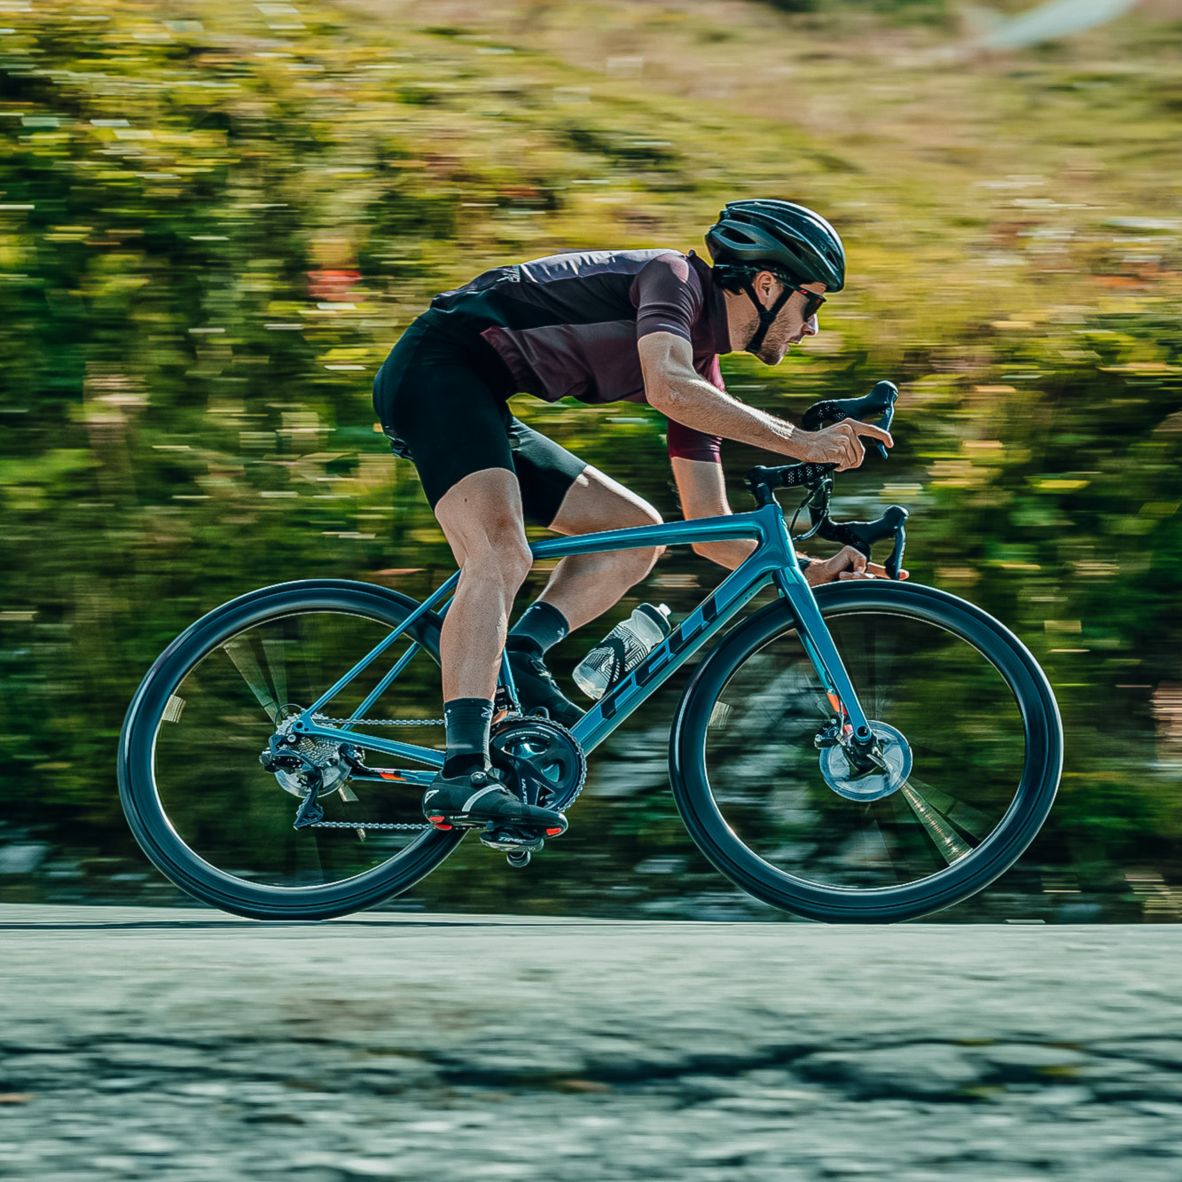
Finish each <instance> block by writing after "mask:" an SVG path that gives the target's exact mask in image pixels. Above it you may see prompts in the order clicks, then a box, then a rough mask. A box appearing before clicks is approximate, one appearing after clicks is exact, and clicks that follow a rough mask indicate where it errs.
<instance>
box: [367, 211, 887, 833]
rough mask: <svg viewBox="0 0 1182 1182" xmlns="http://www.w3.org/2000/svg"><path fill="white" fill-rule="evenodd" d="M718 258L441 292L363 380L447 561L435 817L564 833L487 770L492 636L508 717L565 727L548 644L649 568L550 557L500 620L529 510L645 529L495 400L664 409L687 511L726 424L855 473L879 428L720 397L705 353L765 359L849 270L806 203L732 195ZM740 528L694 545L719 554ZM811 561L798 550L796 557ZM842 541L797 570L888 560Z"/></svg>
mask: <svg viewBox="0 0 1182 1182" xmlns="http://www.w3.org/2000/svg"><path fill="white" fill-rule="evenodd" d="M706 244H707V246H708V247H709V249H710V254H711V258H712V259H713V263H714V265H713V267H711V266H710V265H708V264H707V263H706V262H704V261H703V260H702V259H701V258H699V257H697V256H696V255H695V254H694V253H693V252H692V251H691V252H690V253H689V254H688V255H687V254H682V253H680V252H678V251H674V250H660V249H657V250H625V251H595V252H585V253H572V254H561V255H553V256H550V257H548V258H542V259H535V260H534V261H532V262H527V263H520V264H516V265H513V266H507V267H498V268H495V269H494V270H491V271H486V272H485V273H484V274H482V275H479V276H477V277H476V278H475V279H473V280H472V281H471V282H470V283H467V284H465V285H464V286H463V287H460V288H457V289H456V290H454V291H449V292H445V293H443V294H442V295H439V296H436V298H435V299H434V300H433V301H432V302H431V307H430V308H429V309H428V310H427V311H426V312H424V313H423V314H422V315H421V316H419V317H418V319H416V320H415V321H414V323H413V324H412V325H411V326H410V327H409V328H408V329H407V330H406V332H405V333H404V334H403V335H402V337H401V339H400V340H399V341H398V343H397V345H395V347H394V349H393V350H392V351H391V353H390V355H389V357H387V359H386V361H385V362H384V364H383V365H382V367H381V369H380V370H379V371H378V374H377V377H376V378H375V380H374V406H375V409H376V411H377V413H378V417H379V419H380V420H381V422H382V426H383V428H384V430H385V431H386V434H387V435H388V436H390V439H391V445H392V448H393V450H394V452H395V454H396V455H399V456H403V457H406V458H409V459H412V460H413V461H414V463H415V466H416V468H417V469H418V472H419V476H420V478H421V479H422V482H423V488H424V490H425V492H426V495H427V499H428V501H429V503H430V505H431V508H432V509H433V511H434V513H435V517H436V519H437V520H438V522H439V524H440V527H441V528H442V529H443V532H444V535H445V536H446V538H447V541H448V544H449V545H450V546H451V549H452V552H453V554H454V555H455V559H456V562H457V564H458V566H459V568H460V572H461V573H460V581H459V584H458V587H457V590H456V594H455V598H454V599H453V601H452V603H451V606H450V607H449V609H448V611H447V614H446V616H445V618H444V623H443V630H442V635H441V642H440V661H441V665H442V674H443V701H444V721H445V726H446V737H447V751H446V757H445V762H444V765H443V768H442V770H441V771H440V773H439V775H438V776H437V777H436V778H435V780H434V781H433V783H432V784H431V786H430V787H429V788H428V789H427V791H426V792H425V793H424V797H423V814H424V816H425V817H426V818H427V819H428V820H429V821H430V822H431V823H432V824H434V825H436V826H437V827H439V828H449V827H452V826H484V825H486V824H487V823H489V822H492V823H493V824H495V825H498V826H499V825H511V826H514V825H515V826H525V827H527V828H532V829H542V830H544V831H545V832H546V833H547V834H548V835H554V834H557V833H561V832H563V831H564V830H565V829H566V818H565V817H563V816H562V814H560V813H558V812H555V811H553V810H550V809H545V808H541V807H538V806H535V805H529V804H526V803H525V802H523V801H521V800H520V799H518V797H517V796H515V795H514V794H513V793H512V792H511V791H509V789H508V788H506V787H505V786H504V785H503V784H502V783H501V782H500V781H499V780H498V779H497V778H496V776H495V773H493V772H492V769H491V767H490V763H489V751H488V743H489V727H490V724H491V721H492V716H493V699H494V695H495V692H496V684H497V674H498V670H499V666H500V659H501V653H502V650H505V651H507V654H508V660H509V666H510V668H511V670H512V673H513V677H514V681H515V683H516V686H517V690H518V693H519V696H520V699H521V705H522V708H523V710H525V711H527V712H529V711H531V710H538V709H541V708H544V709H546V710H547V711H549V714H550V716H551V717H552V718H554V719H555V720H557V721H558V722H560V723H563V724H565V725H568V726H569V725H571V724H572V723H574V722H575V721H576V720H577V719H578V718H579V717H580V715H581V711H580V710H579V708H578V707H577V706H576V705H575V704H574V703H573V702H570V701H568V700H567V698H566V697H565V696H564V695H563V694H562V692H561V691H560V690H559V688H558V686H557V684H556V683H555V681H554V679H553V677H552V676H551V674H550V672H549V670H548V669H547V668H546V665H545V660H544V658H545V654H546V652H547V651H548V650H549V649H550V648H551V647H553V645H555V644H557V643H558V642H559V641H560V640H562V639H563V638H564V637H565V636H567V635H569V633H570V632H572V631H574V630H575V629H576V628H580V627H582V626H583V625H584V624H586V623H588V622H589V621H590V620H594V619H595V618H596V617H597V616H599V615H601V614H603V613H604V612H605V611H607V610H608V609H609V608H610V607H612V606H613V605H614V604H615V603H617V602H618V601H619V599H620V598H621V597H622V596H623V594H624V593H625V592H626V591H627V590H628V588H630V587H632V586H633V585H634V584H636V583H638V582H639V581H640V580H641V579H643V578H644V577H645V576H646V575H647V574H648V573H649V571H650V570H651V569H652V567H653V564H654V563H655V562H656V560H657V558H658V557H659V555H660V552H661V551H660V548H653V549H638V550H622V551H615V552H611V553H596V554H578V555H571V556H569V557H567V558H564V559H563V560H562V561H561V562H559V564H558V565H557V567H556V568H555V569H554V571H553V573H552V574H551V576H550V579H549V581H548V582H547V584H546V588H545V590H544V591H543V592H542V594H541V595H540V596H539V597H538V599H537V600H536V601H535V602H534V603H533V604H531V605H530V606H529V607H528V608H527V609H526V611H525V612H524V613H523V614H522V615H521V617H520V618H519V619H518V621H517V623H516V624H515V625H514V626H513V628H512V629H511V630H509V628H508V621H509V614H510V611H511V608H512V605H513V601H514V598H515V597H516V595H517V592H518V590H519V589H520V588H521V585H522V584H523V583H524V582H525V579H526V577H527V575H528V574H529V570H530V567H531V565H532V556H531V553H530V550H529V545H528V542H527V541H526V535H525V522H526V521H529V522H530V523H532V524H536V525H541V526H544V527H546V528H548V529H550V530H552V531H554V532H556V533H560V534H583V533H590V532H594V531H599V530H608V529H624V528H628V527H630V526H642V525H654V524H659V523H660V521H661V517H660V515H659V514H658V513H657V511H656V509H654V508H653V507H652V506H651V505H650V504H648V503H647V502H646V501H644V500H643V499H642V498H640V497H639V496H637V495H636V494H635V493H633V492H631V491H630V490H629V489H627V488H625V487H624V486H623V485H621V484H619V483H617V482H616V481H614V480H613V479H611V477H609V476H607V475H605V474H604V473H602V472H600V471H598V470H597V469H596V468H593V467H591V466H590V465H589V464H586V463H585V462H584V461H582V460H580V459H579V458H578V457H576V456H574V455H572V454H571V453H570V452H569V451H567V450H566V449H565V448H563V447H561V446H559V445H558V444H557V443H555V442H554V441H553V440H551V439H548V438H547V437H546V436H545V435H543V434H541V433H540V432H538V431H536V430H534V429H533V428H531V427H528V426H526V425H525V424H524V423H522V422H520V421H519V420H517V419H516V418H514V417H513V416H512V414H511V413H510V412H509V409H508V406H507V401H508V399H509V397H510V396H511V395H513V394H517V393H522V392H526V393H530V394H533V395H535V396H536V397H538V398H541V399H543V400H545V401H547V402H555V401H557V400H558V399H560V398H564V397H574V398H576V399H579V400H580V401H583V402H589V403H603V402H614V401H620V400H624V401H633V402H647V403H648V404H649V405H650V406H653V407H655V408H656V409H657V410H659V411H660V412H661V413H662V414H664V415H665V416H666V417H667V418H668V420H669V429H668V449H669V456H670V463H671V465H672V468H673V477H674V481H675V483H676V485H677V492H678V496H679V498H680V501H681V508H682V512H683V514H684V516H685V517H686V518H687V519H688V518H695V517H714V516H721V515H723V514H728V513H730V512H731V508H730V505H729V504H728V503H727V498H726V486H725V483H724V479H723V472H722V466H721V462H720V458H719V447H720V443H721V440H722V439H724V438H725V439H732V440H737V441H739V442H742V443H747V444H750V445H752V446H754V447H760V448H763V449H765V450H767V451H771V452H776V453H778V454H780V455H785V456H790V457H792V458H794V459H798V460H806V461H812V462H815V463H831V464H835V465H836V466H837V470H838V471H844V470H846V469H848V468H856V467H858V466H859V465H860V464H861V463H862V460H863V458H864V455H865V452H864V448H863V445H862V443H861V441H860V439H859V436H862V437H864V438H868V439H872V440H881V441H882V442H884V443H885V444H886V445H887V446H888V447H889V446H890V445H891V437H890V435H889V434H888V433H887V432H886V431H883V430H882V429H880V428H878V427H875V426H871V425H869V424H866V423H858V422H853V421H850V420H845V421H843V422H840V423H836V424H834V425H833V426H830V427H827V428H825V429H824V430H821V431H814V432H810V431H803V430H801V429H800V428H798V427H794V426H793V425H792V424H791V423H789V422H787V421H786V420H784V419H780V418H776V417H775V416H774V415H770V414H767V413H765V412H764V411H761V410H757V409H756V408H754V407H750V406H746V405H745V404H743V403H742V402H740V401H738V400H737V399H736V398H733V397H732V396H731V395H729V394H728V393H727V392H726V389H725V386H724V385H723V381H722V374H721V371H720V368H719V361H718V358H719V354H722V353H729V352H733V351H737V350H745V351H747V352H749V353H753V354H754V355H755V356H756V357H758V358H759V359H760V360H761V361H763V362H764V363H765V364H767V365H777V364H778V363H779V362H780V361H781V360H783V358H784V356H785V354H786V353H787V352H788V350H789V348H790V346H791V345H793V344H797V343H799V342H800V341H801V340H802V339H803V338H804V337H806V336H815V335H816V333H817V332H818V327H817V312H818V310H819V308H820V306H821V305H822V304H823V303H824V302H825V299H826V295H827V294H828V293H831V292H836V291H840V290H841V289H842V287H843V286H844V283H845V251H844V248H843V247H842V243H841V239H840V238H839V237H838V235H837V232H836V231H835V230H834V229H833V227H832V226H831V225H830V224H829V223H828V222H827V221H826V220H825V219H824V218H822V217H821V216H820V215H819V214H816V213H814V212H813V211H812V210H809V209H806V208H805V207H804V206H801V205H795V204H792V203H791V202H788V201H779V200H754V201H734V202H731V203H729V204H728V205H727V207H726V208H725V209H724V210H723V211H722V212H721V214H720V215H719V220H718V221H717V223H716V224H715V225H714V226H713V227H711V229H710V230H709V232H708V233H707V235H706ZM754 546H755V543H754V542H752V541H747V540H733V541H720V542H699V543H696V544H695V545H694V547H693V549H694V551H695V552H696V553H698V554H701V555H703V556H704V557H706V558H709V559H711V560H712V561H714V562H716V563H718V564H719V565H721V566H724V567H727V568H728V569H733V568H735V567H737V566H738V565H739V564H740V563H741V562H742V561H743V560H744V559H745V558H746V557H747V556H748V554H750V553H751V551H752V549H753V548H754ZM806 562H807V560H806V559H804V558H803V557H802V559H801V563H802V566H803V565H805V563H806ZM884 573H885V572H884V571H883V570H882V568H881V567H879V566H876V565H874V564H871V563H867V562H866V560H865V558H864V557H863V555H862V554H860V553H859V552H858V551H856V550H854V549H852V548H849V547H847V548H845V549H843V550H842V551H840V552H839V553H838V554H836V555H834V556H833V557H832V558H830V559H827V560H824V561H821V560H816V561H812V562H808V565H807V569H806V575H805V577H806V578H807V579H808V580H809V582H810V583H812V584H818V583H824V582H828V581H830V580H833V579H837V578H859V577H861V578H865V577H873V576H876V575H882V574H884Z"/></svg>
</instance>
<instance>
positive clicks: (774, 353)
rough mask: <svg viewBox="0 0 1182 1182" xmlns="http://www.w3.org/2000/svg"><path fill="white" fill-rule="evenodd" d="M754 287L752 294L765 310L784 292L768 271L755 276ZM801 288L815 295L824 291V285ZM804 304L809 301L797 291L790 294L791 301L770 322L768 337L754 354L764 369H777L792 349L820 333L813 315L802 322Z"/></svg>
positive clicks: (805, 284) (816, 284)
mask: <svg viewBox="0 0 1182 1182" xmlns="http://www.w3.org/2000/svg"><path fill="white" fill-rule="evenodd" d="M754 285H755V293H756V295H758V296H759V298H760V300H761V301H762V303H763V305H764V307H765V308H770V307H771V306H772V305H773V304H774V303H775V302H776V300H778V299H779V298H780V294H781V292H783V290H784V284H783V283H782V282H781V281H780V280H779V279H777V278H776V277H775V276H774V275H773V274H772V273H771V272H770V271H761V272H760V273H759V274H758V275H756V277H755V281H754ZM800 286H801V287H803V288H805V289H806V290H807V291H815V292H817V293H818V294H820V293H821V292H823V291H824V290H825V285H824V284H823V283H802V284H801V285H800ZM807 300H808V297H807V296H804V295H802V294H801V293H800V292H799V291H796V292H793V293H792V298H791V299H790V300H789V301H788V302H787V303H786V304H785V305H784V306H783V307H782V308H781V309H780V314H779V315H778V316H777V317H776V318H775V320H773V321H772V325H771V327H770V328H769V329H768V330H767V335H766V336H765V337H764V338H763V344H762V345H760V347H759V351H758V352H757V353H756V354H755V355H756V357H758V358H759V360H760V361H762V362H763V363H764V365H779V364H780V362H781V361H783V360H784V356H785V354H786V353H787V352H788V350H789V349H790V348H791V347H792V346H793V345H795V344H798V343H799V342H800V341H801V340H802V339H803V338H804V337H812V336H816V335H817V333H818V332H819V331H820V329H819V328H818V326H817V317H816V315H815V314H814V315H813V316H810V317H809V318H808V320H805V319H804V306H805V303H806V302H807ZM752 332H754V329H752Z"/></svg>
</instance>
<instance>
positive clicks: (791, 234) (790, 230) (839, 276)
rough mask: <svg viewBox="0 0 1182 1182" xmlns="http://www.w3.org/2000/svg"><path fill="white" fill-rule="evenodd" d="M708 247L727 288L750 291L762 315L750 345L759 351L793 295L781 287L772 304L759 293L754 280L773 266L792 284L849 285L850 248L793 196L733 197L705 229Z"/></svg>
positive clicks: (832, 288)
mask: <svg viewBox="0 0 1182 1182" xmlns="http://www.w3.org/2000/svg"><path fill="white" fill-rule="evenodd" d="M706 246H707V247H708V248H709V250H710V257H711V259H712V260H713V262H714V270H715V272H716V274H717V275H718V278H719V281H720V282H721V283H722V284H723V286H724V287H731V288H732V290H743V291H746V293H747V296H748V298H749V299H750V300H751V302H752V303H753V304H754V305H755V310H756V312H758V314H759V328H758V329H756V331H755V336H753V337H752V338H751V342H750V344H748V346H747V350H748V352H751V353H754V352H755V351H756V350H757V349H758V348H759V346H760V345H762V344H763V338H764V336H765V335H766V334H767V330H768V328H770V327H771V324H772V321H774V320H775V318H776V317H777V316H778V315H779V314H780V309H781V308H782V307H783V306H784V304H786V303H787V302H788V300H789V299H791V297H792V290H791V288H787V289H786V290H785V291H783V292H781V294H780V298H779V299H778V300H777V301H776V302H775V304H773V305H772V307H771V308H765V307H764V306H763V305H762V304H761V303H760V302H759V299H758V297H757V296H756V294H755V288H754V287H753V286H752V283H751V281H752V279H754V277H755V275H756V273H757V272H759V271H771V272H772V273H773V274H774V275H776V276H778V277H779V278H781V279H784V280H787V281H788V282H789V283H793V284H801V283H823V284H824V285H825V289H826V290H827V291H841V289H842V288H843V287H844V286H845V247H843V246H842V244H841V239H840V238H839V237H838V235H837V231H836V230H835V229H834V228H833V227H832V226H831V225H830V224H829V223H828V222H827V221H826V220H825V219H824V218H823V217H821V215H820V214H819V213H814V212H813V211H812V210H811V209H807V208H806V207H805V206H803V205H794V204H793V203H792V202H791V201H777V200H774V199H769V200H754V201H730V202H728V203H727V206H726V208H725V209H724V210H722V211H721V212H720V213H719V215H718V221H717V222H715V223H714V225H713V226H711V227H710V229H709V230H708V231H707V232H706Z"/></svg>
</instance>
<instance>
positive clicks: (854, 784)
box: [820, 719, 913, 802]
mask: <svg viewBox="0 0 1182 1182" xmlns="http://www.w3.org/2000/svg"><path fill="white" fill-rule="evenodd" d="M870 729H871V731H872V732H873V733H874V742H875V748H874V749H872V757H873V758H874V762H875V764H876V765H877V766H875V767H873V768H871V770H870V771H868V772H859V771H858V770H857V768H856V767H855V766H854V764H853V762H852V761H851V760H850V759H849V758H848V757H847V756H846V753H845V749H844V748H843V747H842V746H841V745H840V744H835V745H833V746H831V747H825V748H823V749H822V751H821V759H820V764H821V775H822V776H824V777H825V783H826V784H828V785H829V787H830V788H832V789H833V791H834V792H836V793H837V795H838V796H844V797H845V798H846V800H857V801H862V802H867V801H872V800H882V799H883V797H885V796H890V795H891V793H892V792H897V791H898V790H899V789H900V788H901V787H902V786H903V785H904V784H905V783H906V782H907V777H908V776H910V775H911V766H912V763H913V760H912V756H911V747H910V745H909V744H908V742H907V740H906V739H905V738H904V737H903V733H902V731H899V730H897V729H896V728H895V727H893V726H889V725H888V724H887V723H885V722H878V721H877V720H876V719H871V720H870Z"/></svg>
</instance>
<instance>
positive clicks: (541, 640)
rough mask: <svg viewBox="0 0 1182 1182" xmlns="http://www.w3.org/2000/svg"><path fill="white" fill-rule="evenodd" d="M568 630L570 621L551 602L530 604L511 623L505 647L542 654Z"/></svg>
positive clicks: (536, 654)
mask: <svg viewBox="0 0 1182 1182" xmlns="http://www.w3.org/2000/svg"><path fill="white" fill-rule="evenodd" d="M568 632H570V623H569V622H568V621H567V618H566V616H564V615H563V614H562V612H560V611H559V610H558V608H556V607H554V606H553V605H552V604H549V603H543V602H542V601H541V600H538V602H537V603H532V604H530V606H529V607H527V608H526V609H525V611H524V612H522V614H521V619H520V620H518V621H517V623H516V624H514V625H513V628H512V630H511V631H510V633H509V639H508V640H507V641H506V643H505V647H506V648H508V649H510V650H513V651H516V652H523V651H525V652H529V651H532V652H533V654H534V655H535V656H538V657H540V656H543V655H544V654H545V653H546V650H547V649H551V648H553V647H554V646H555V645H556V644H557V643H558V642H559V641H560V640H562V639H563V637H565V636H566V635H567V633H568Z"/></svg>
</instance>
